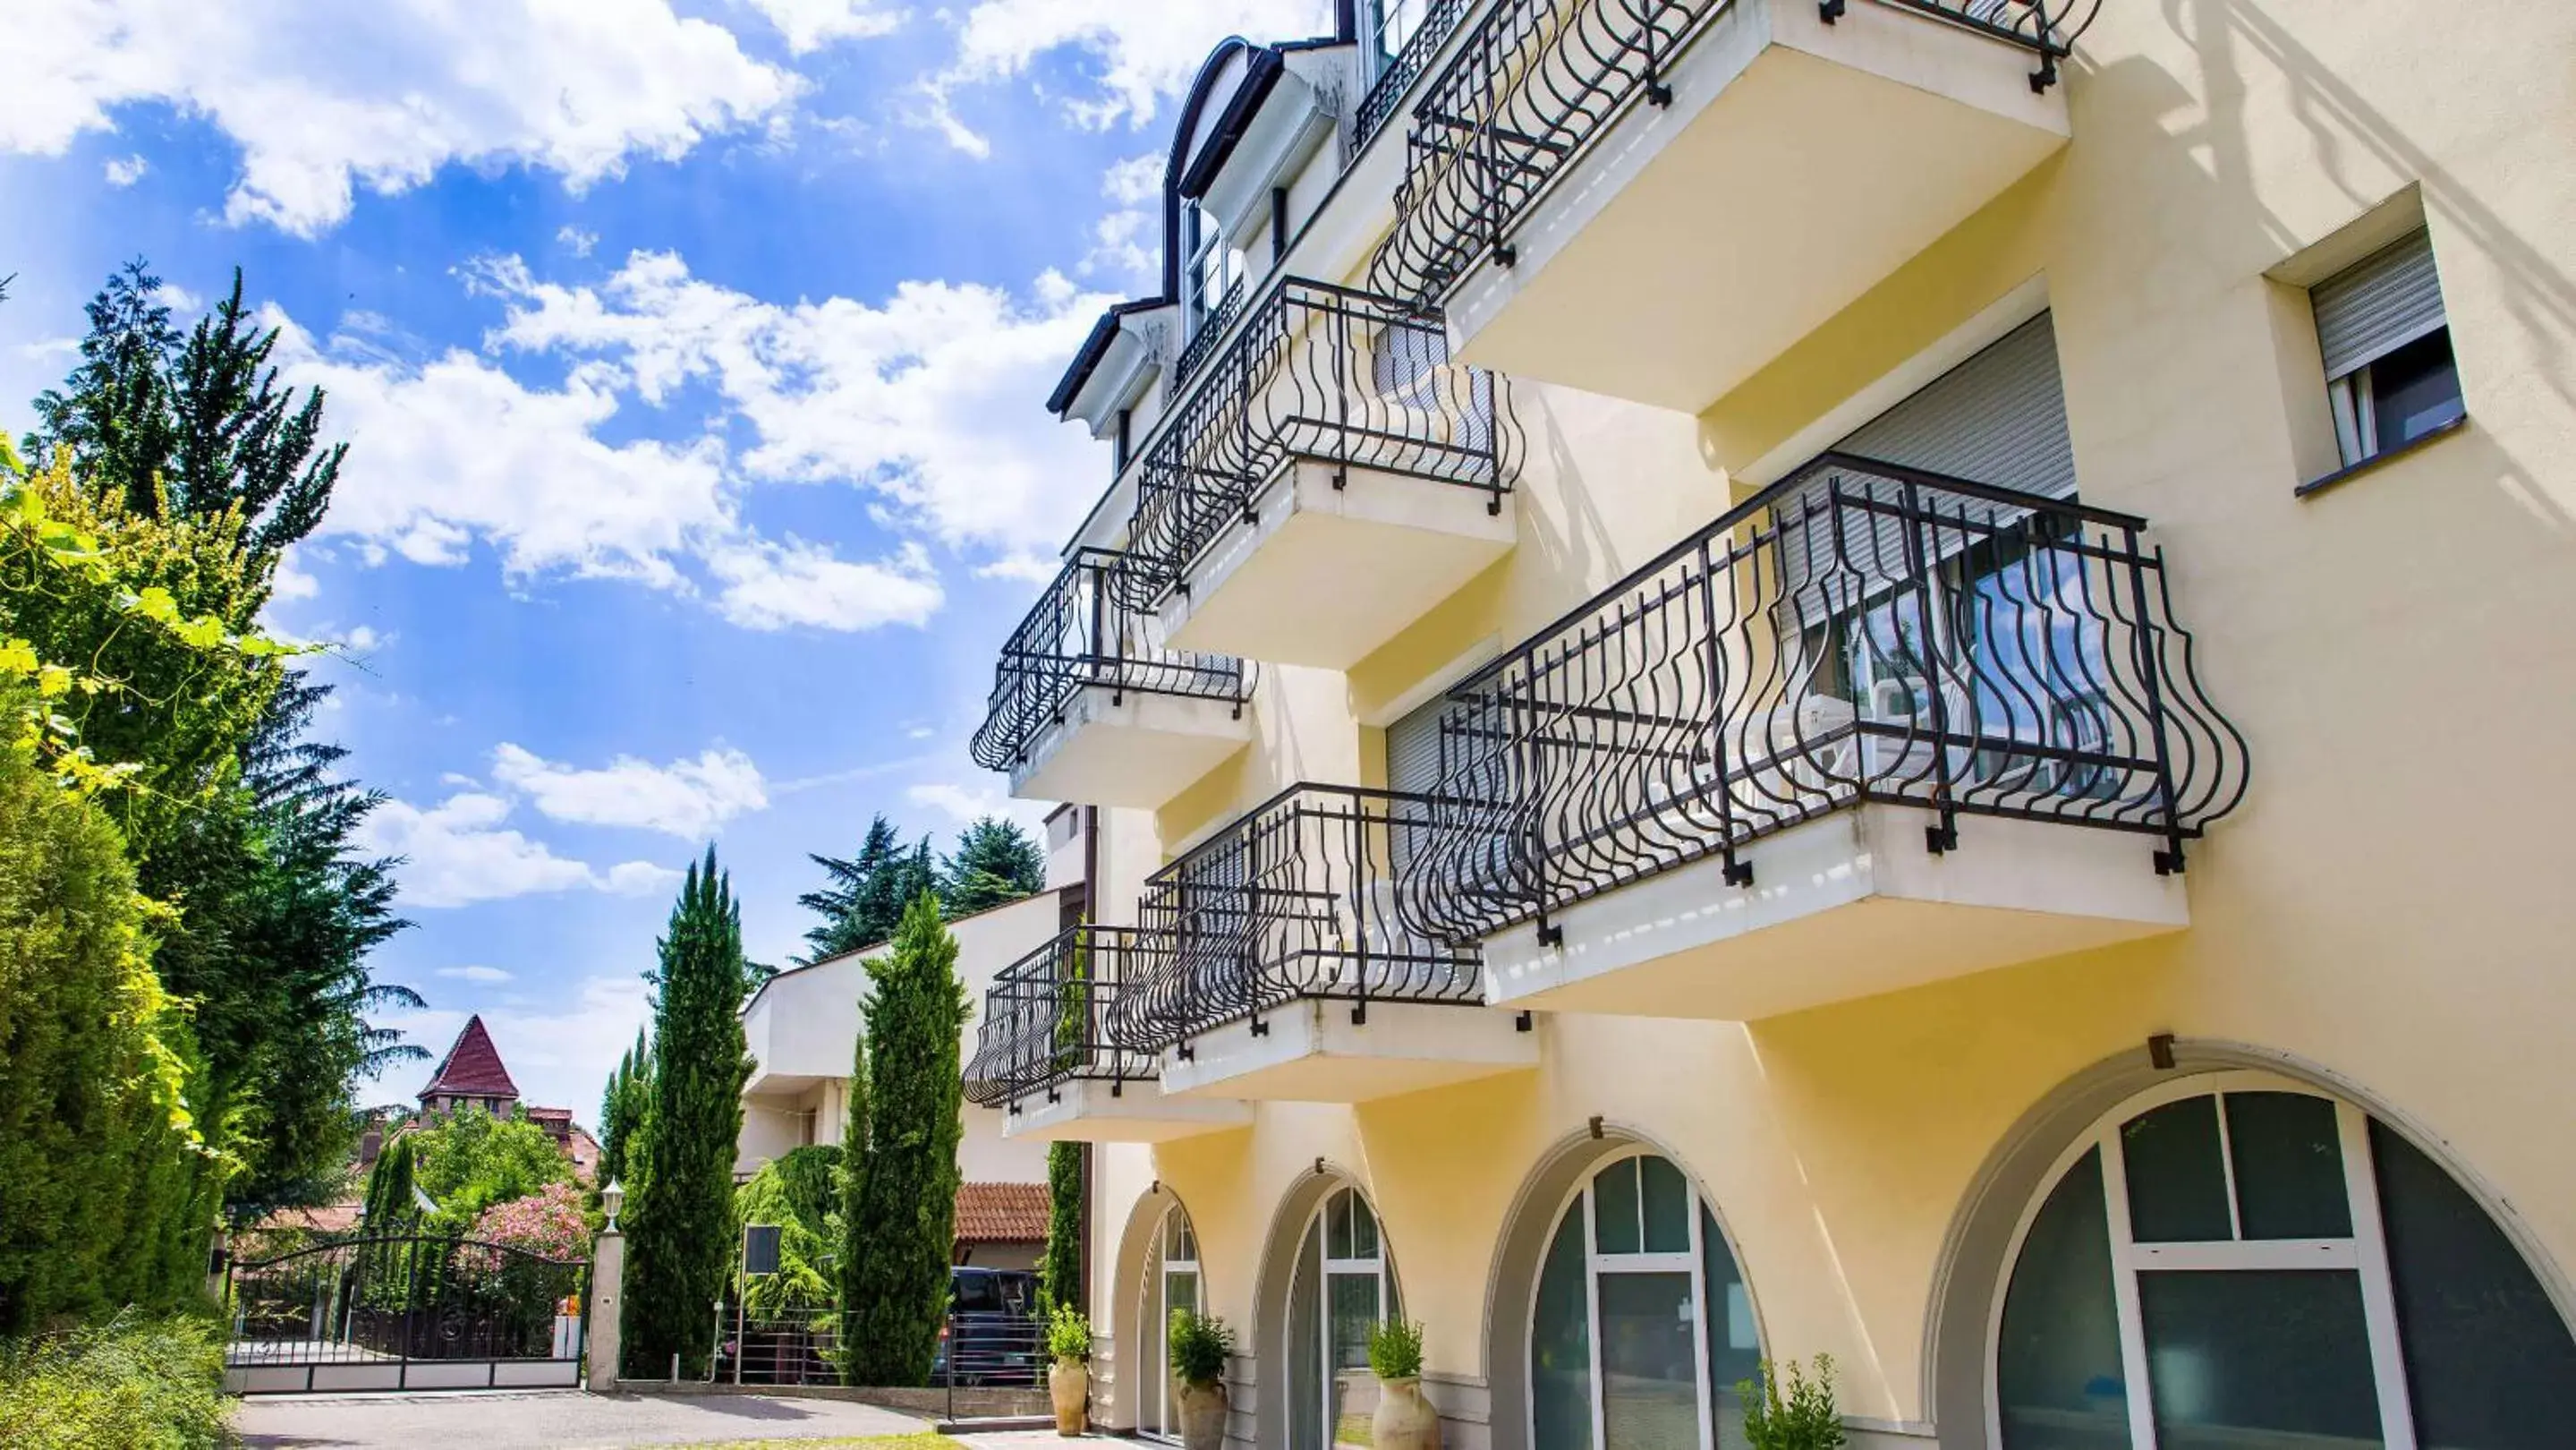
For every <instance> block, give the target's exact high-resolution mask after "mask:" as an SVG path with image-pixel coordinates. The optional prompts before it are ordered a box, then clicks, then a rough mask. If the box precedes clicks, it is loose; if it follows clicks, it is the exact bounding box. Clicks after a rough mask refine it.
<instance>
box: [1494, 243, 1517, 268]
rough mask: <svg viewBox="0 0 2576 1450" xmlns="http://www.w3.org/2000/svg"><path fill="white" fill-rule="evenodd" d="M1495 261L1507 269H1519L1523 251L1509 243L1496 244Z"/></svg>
mask: <svg viewBox="0 0 2576 1450" xmlns="http://www.w3.org/2000/svg"><path fill="white" fill-rule="evenodd" d="M1494 260H1495V261H1496V262H1498V263H1500V264H1502V265H1503V266H1506V267H1517V266H1519V265H1520V262H1521V249H1520V248H1518V247H1515V246H1513V245H1512V244H1511V243H1509V242H1496V243H1494Z"/></svg>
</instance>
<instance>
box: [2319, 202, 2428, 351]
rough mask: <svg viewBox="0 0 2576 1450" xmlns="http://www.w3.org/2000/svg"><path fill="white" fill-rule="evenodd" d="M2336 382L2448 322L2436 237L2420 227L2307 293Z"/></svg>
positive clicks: (2323, 349)
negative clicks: (2437, 265)
mask: <svg viewBox="0 0 2576 1450" xmlns="http://www.w3.org/2000/svg"><path fill="white" fill-rule="evenodd" d="M2308 301H2309V302H2310V304H2311V305H2312V306H2313V307H2314V308H2315V310H2316V314H2317V347H2318V349H2319V350H2320V351H2321V352H2323V353H2324V354H2325V363H2326V379H2327V380H2328V381H2329V382H2331V381H2333V380H2334V379H2336V378H2340V377H2342V376H2344V375H2345V374H2347V373H2349V372H2351V371H2353V370H2354V369H2355V368H2359V367H2362V366H2364V365H2366V364H2368V363H2370V362H2371V361H2373V360H2374V359H2377V358H2381V357H2385V356H2386V355H2388V354H2389V353H2392V352H2395V351H2396V350H2397V349H2399V348H2401V347H2404V346H2405V345H2406V344H2408V343H2410V342H2413V341H2414V340H2415V339H2417V338H2419V337H2422V336H2424V335H2425V334H2426V333H2429V332H2432V331H2434V330H2436V329H2438V328H2440V327H2441V326H2443V316H2442V281H2441V278H2440V277H2439V276H2438V275H2436V273H2435V272H2434V270H2433V239H2432V237H2431V236H2430V235H2429V234H2427V233H2425V232H2421V231H2418V232H2416V233H2415V234H2414V235H2413V236H2410V237H2408V238H2406V239H2405V240H2404V241H2401V242H2399V243H2397V244H2396V245H2394V246H2392V247H2389V248H2387V249H2385V250H2383V251H2380V252H2376V253H2373V254H2372V255H2371V256H2369V257H2366V258H2364V259H2363V260H2362V261H2360V262H2359V263H2356V264H2355V265H2353V266H2351V267H2347V268H2345V269H2344V270H2343V271H2341V272H2338V273H2336V274H2335V275H2334V276H2332V277H2329V278H2327V279H2326V280H2324V281H2323V282H2320V283H2318V284H2317V285H2316V286H2315V287H2314V288H2313V289H2311V290H2310V291H2309V293H2308Z"/></svg>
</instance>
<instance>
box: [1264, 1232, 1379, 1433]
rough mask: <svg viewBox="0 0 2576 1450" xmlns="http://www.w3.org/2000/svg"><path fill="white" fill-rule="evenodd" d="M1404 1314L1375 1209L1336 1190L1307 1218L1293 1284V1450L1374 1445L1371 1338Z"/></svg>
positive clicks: (1290, 1363)
mask: <svg viewBox="0 0 2576 1450" xmlns="http://www.w3.org/2000/svg"><path fill="white" fill-rule="evenodd" d="M1403 1314H1404V1306H1403V1299H1402V1296H1401V1295H1400V1294H1399V1293H1398V1292H1397V1289H1396V1279H1395V1258H1394V1255H1393V1253H1392V1252H1391V1251H1390V1250H1389V1249H1388V1248H1387V1243H1386V1234H1385V1231H1384V1229H1383V1227H1382V1226H1381V1225H1380V1224H1379V1223H1378V1219H1377V1213H1376V1211H1375V1210H1373V1209H1372V1208H1370V1206H1369V1202H1368V1199H1367V1197H1366V1196H1365V1195H1364V1194H1362V1193H1361V1192H1360V1190H1359V1189H1358V1188H1357V1187H1356V1186H1354V1185H1351V1184H1347V1183H1345V1184H1338V1185H1336V1186H1335V1187H1333V1188H1332V1189H1331V1191H1329V1192H1328V1193H1326V1194H1325V1195H1324V1197H1323V1201H1322V1202H1321V1203H1319V1204H1317V1205H1316V1206H1315V1209H1314V1211H1313V1212H1312V1213H1311V1214H1309V1215H1308V1216H1307V1219H1306V1226H1305V1228H1304V1230H1303V1231H1302V1232H1300V1233H1299V1235H1298V1237H1297V1262H1296V1266H1295V1268H1294V1269H1293V1270H1291V1272H1290V1275H1289V1279H1288V1322H1287V1332H1288V1355H1287V1359H1288V1444H1289V1447H1290V1450H1325V1447H1328V1446H1330V1447H1335V1450H1338V1447H1342V1446H1346V1445H1347V1446H1360V1447H1365V1446H1366V1445H1368V1444H1369V1436H1368V1428H1369V1427H1368V1420H1369V1416H1370V1414H1371V1413H1372V1412H1373V1411H1374V1410H1375V1409H1376V1408H1377V1381H1376V1380H1375V1378H1374V1377H1372V1376H1371V1375H1370V1373H1369V1359H1368V1348H1369V1335H1370V1333H1371V1332H1372V1331H1374V1330H1375V1329H1376V1328H1377V1326H1378V1325H1379V1324H1381V1323H1383V1322H1385V1321H1386V1320H1389V1319H1397V1318H1401V1317H1403Z"/></svg>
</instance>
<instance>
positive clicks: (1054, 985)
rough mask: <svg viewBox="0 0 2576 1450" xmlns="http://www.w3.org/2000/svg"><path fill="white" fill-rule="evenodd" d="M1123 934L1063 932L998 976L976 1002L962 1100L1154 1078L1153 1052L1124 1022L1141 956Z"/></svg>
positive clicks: (1003, 1104)
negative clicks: (977, 1018) (977, 1017)
mask: <svg viewBox="0 0 2576 1450" xmlns="http://www.w3.org/2000/svg"><path fill="white" fill-rule="evenodd" d="M1140 935H1141V934H1140V933H1138V932H1137V931H1135V930H1134V929H1132V928H1128V927H1116V926H1076V927H1068V928H1066V929H1065V930H1064V931H1063V932H1061V933H1059V934H1057V935H1056V936H1055V937H1054V938H1053V939H1051V940H1049V941H1048V942H1047V943H1046V945H1044V946H1042V947H1039V948H1038V949H1037V950H1036V951H1033V952H1031V953H1029V954H1028V955H1027V956H1025V957H1022V958H1021V959H1020V960H1018V961H1016V962H1013V963H1012V964H1011V965H1009V966H1007V967H1004V968H1003V969H1002V970H1001V973H1000V974H999V975H998V976H996V977H995V978H994V980H993V986H992V989H991V990H990V991H988V992H987V993H985V996H984V1017H983V1025H982V1027H981V1028H980V1029H979V1030H978V1032H977V1035H976V1039H975V1058H974V1061H972V1062H971V1063H969V1064H968V1065H967V1068H966V1097H967V1099H968V1101H970V1102H973V1103H975V1104H977V1105H978V1106H980V1107H987V1108H1005V1109H1008V1108H1015V1107H1016V1106H1017V1105H1018V1104H1020V1103H1021V1102H1023V1101H1025V1100H1027V1099H1029V1098H1032V1097H1037V1096H1040V1095H1044V1096H1046V1097H1047V1098H1049V1099H1050V1100H1052V1099H1053V1098H1054V1096H1055V1095H1056V1093H1057V1091H1058V1090H1059V1089H1060V1088H1061V1087H1062V1086H1063V1085H1064V1084H1065V1083H1067V1082H1071V1081H1074V1080H1076V1079H1093V1080H1098V1081H1104V1082H1107V1083H1109V1084H1110V1085H1111V1088H1112V1090H1113V1091H1116V1090H1118V1089H1120V1088H1122V1087H1123V1086H1124V1085H1125V1084H1127V1083H1130V1082H1135V1081H1138V1080H1140V1079H1142V1080H1146V1081H1151V1080H1152V1079H1153V1078H1154V1076H1155V1068H1154V1053H1153V1051H1152V1050H1151V1049H1150V1048H1149V1047H1147V1046H1145V1045H1144V1042H1143V1034H1142V1033H1141V1032H1140V1031H1139V1030H1138V1029H1137V1028H1136V1026H1135V1024H1134V1023H1133V1022H1132V1021H1131V1020H1130V1018H1131V1017H1132V1015H1133V1012H1134V1003H1135V1001H1136V993H1135V992H1134V990H1133V989H1132V988H1131V986H1130V983H1131V982H1132V981H1133V979H1134V973H1135V972H1136V971H1137V966H1138V963H1139V961H1140V959H1142V958H1143V956H1144V955H1145V954H1144V952H1143V949H1142V948H1141V946H1140V944H1139V937H1140Z"/></svg>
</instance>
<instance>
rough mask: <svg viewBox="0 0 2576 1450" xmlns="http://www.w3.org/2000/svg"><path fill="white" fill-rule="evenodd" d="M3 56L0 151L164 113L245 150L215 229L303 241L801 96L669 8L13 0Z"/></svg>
mask: <svg viewBox="0 0 2576 1450" xmlns="http://www.w3.org/2000/svg"><path fill="white" fill-rule="evenodd" d="M769 3H770V4H777V3H778V0H769ZM765 8H766V7H765ZM782 8H791V9H795V10H799V11H807V10H810V11H813V12H815V13H817V14H822V13H823V12H826V11H828V10H830V9H832V8H833V7H832V6H830V5H827V4H821V3H815V0H807V3H805V4H799V5H792V6H784V7H782ZM839 8H841V9H844V10H848V9H852V8H853V7H850V6H847V5H843V6H840V7H839ZM817 23H821V24H824V25H827V26H828V24H829V19H828V16H826V17H825V19H824V20H822V21H820V22H817ZM9 42H10V47H11V55H10V84H9V86H8V87H6V88H5V90H0V151H5V150H15V151H26V152H34V153H37V154H42V155H60V154H62V152H63V151H64V150H65V149H66V148H68V147H69V146H70V145H71V143H72V141H73V139H74V138H75V137H77V136H79V135H81V134H82V133H84V132H88V131H113V130H115V129H116V117H115V115H114V114H113V113H114V112H115V111H116V109H117V108H119V107H122V106H127V105H132V104H136V103H145V102H160V103H165V104H167V105H170V106H172V107H174V108H177V109H179V110H181V111H185V112H188V113H191V114H193V115H197V116H202V117H204V118H205V119H206V120H207V121H209V122H211V123H212V124H213V125H214V126H215V127H217V128H218V129H220V130H221V131H223V132H224V133H225V134H226V135H227V136H229V137H231V138H232V140H233V141H234V142H235V143H236V144H237V145H239V146H240V148H241V151H242V163H241V174H240V175H239V177H238V178H237V179H236V180H235V182H234V185H233V188H232V191H231V194H230V196H229V197H228V199H227V201H226V204H225V215H226V217H227V218H228V219H229V220H232V221H234V222H244V221H253V220H256V221H265V222H269V223H272V224H275V225H277V226H279V227H281V228H284V229H285V230H287V231H290V232H295V233H298V234H301V235H307V236H309V235H313V234H315V233H317V232H320V231H322V230H324V229H326V228H328V227H330V226H332V225H334V224H336V223H337V222H339V221H340V220H341V219H343V218H345V217H346V216H347V215H348V214H349V209H350V206H351V202H352V198H353V195H354V193H355V189H356V188H357V187H358V186H359V185H361V184H363V185H365V186H366V187H367V188H368V189H370V190H372V191H376V192H379V193H383V194H388V195H390V194H394V193H398V192H401V191H404V190H407V189H409V188H411V187H414V186H418V185H420V184H422V183H424V182H426V181H427V180H429V178H430V177H431V176H432V175H433V174H435V173H436V172H437V171H438V169H439V168H440V167H442V166H446V165H448V164H451V163H465V164H469V165H486V166H488V165H496V164H513V163H516V164H525V165H529V166H536V167H542V168H545V169H547V170H550V171H554V172H556V173H558V174H560V175H561V176H562V177H563V178H564V180H565V181H566V183H567V184H569V185H571V186H572V187H574V188H576V189H579V188H581V187H584V186H587V185H589V184H590V183H592V182H595V181H598V180H600V179H602V178H604V177H609V176H614V175H617V174H619V173H620V172H621V171H622V170H623V169H624V168H625V166H626V165H627V163H628V162H629V160H630V159H632V158H634V157H637V156H644V157H653V158H660V159H664V160H672V159H677V158H678V157H680V156H682V155H685V154H686V153H687V152H688V151H690V150H691V149H692V148H693V147H695V146H696V145H697V144H698V143H699V142H700V141H701V140H703V139H705V138H706V137H707V136H709V135H712V134H715V133H718V132H723V131H727V130H732V129H735V128H739V127H743V126H748V125H753V124H757V123H762V122H769V121H775V120H776V119H778V118H780V117H781V116H782V115H783V113H784V112H785V110H786V109H787V107H788V106H789V105H790V104H791V102H792V101H793V100H794V98H795V97H796V95H797V94H798V93H799V91H800V89H801V85H802V83H801V82H800V81H799V80H798V78H797V77H795V76H794V75H792V74H790V73H789V72H787V71H784V70H781V69H779V68H777V67H774V66H770V65H766V64H763V63H761V62H759V61H756V60H754V59H752V58H751V57H750V56H748V55H746V54H744V53H743V50H742V48H741V46H740V45H739V44H738V43H737V42H736V40H735V38H734V36H733V34H732V32H730V31H728V30H726V29H724V28H723V27H722V26H719V25H716V24H714V23H712V22H709V21H706V20H701V19H694V18H685V19H684V18H682V17H681V16H679V15H677V14H675V13H674V12H673V10H672V8H671V4H670V0H485V3H479V4H471V5H460V4H453V3H444V0H370V3H366V4H345V3H340V0H231V3H227V4H221V5H209V4H205V3H203V0H20V3H18V4H17V5H15V6H13V7H12V13H11V15H10V19H9Z"/></svg>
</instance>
